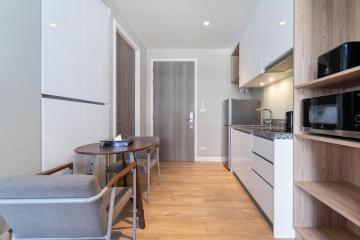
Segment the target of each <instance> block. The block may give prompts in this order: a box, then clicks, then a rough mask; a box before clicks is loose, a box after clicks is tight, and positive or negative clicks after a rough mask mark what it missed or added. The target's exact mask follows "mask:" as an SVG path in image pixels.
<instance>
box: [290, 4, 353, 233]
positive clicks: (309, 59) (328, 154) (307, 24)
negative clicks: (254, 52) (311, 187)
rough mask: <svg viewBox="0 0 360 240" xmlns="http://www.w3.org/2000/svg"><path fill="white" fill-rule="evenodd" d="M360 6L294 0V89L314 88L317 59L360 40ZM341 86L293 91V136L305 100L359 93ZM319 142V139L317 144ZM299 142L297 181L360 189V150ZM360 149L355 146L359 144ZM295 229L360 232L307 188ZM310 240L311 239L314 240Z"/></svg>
mask: <svg viewBox="0 0 360 240" xmlns="http://www.w3.org/2000/svg"><path fill="white" fill-rule="evenodd" d="M359 5H360V1H357V0H295V38H294V41H295V47H294V85H295V86H297V85H301V84H309V83H311V82H312V81H314V80H315V79H316V76H317V58H318V56H319V55H321V54H322V53H324V52H327V51H329V50H330V49H332V48H334V47H336V46H338V45H339V44H341V43H343V42H346V41H356V40H357V41H359V40H360V33H359V31H360V28H359V25H360V17H359V12H360V6H359ZM358 88H359V87H352V86H346V85H342V84H339V85H338V86H337V87H336V88H333V89H319V88H316V86H315V87H314V88H313V89H294V131H295V133H296V134H298V135H299V134H300V136H301V134H302V132H301V119H302V115H301V100H302V99H304V98H308V97H314V96H321V95H326V94H333V93H339V92H346V91H350V90H355V89H358ZM313 140H317V139H313ZM313 140H311V139H310V140H309V139H306V138H303V137H297V138H295V139H294V180H295V181H346V182H349V183H352V184H356V185H358V186H360V182H359V177H358V176H359V175H360V174H359V171H360V164H359V162H360V158H359V156H360V151H359V149H357V148H352V144H345V145H347V146H340V145H335V144H333V143H332V142H329V141H313ZM354 144H355V143H354ZM294 208H295V209H294V212H295V214H294V225H295V227H318V226H326V227H343V226H347V227H348V228H351V229H352V231H353V232H357V231H358V230H359V228H358V227H356V226H354V225H353V224H350V223H349V222H348V221H347V220H346V219H345V218H343V217H342V216H340V215H339V214H337V213H336V212H335V211H333V210H331V209H330V208H328V207H327V206H326V205H324V204H322V203H321V202H319V201H318V200H316V199H315V198H313V197H312V196H310V195H309V194H308V193H306V192H305V191H303V190H302V189H300V188H298V187H295V189H294ZM310 239H311V238H310Z"/></svg>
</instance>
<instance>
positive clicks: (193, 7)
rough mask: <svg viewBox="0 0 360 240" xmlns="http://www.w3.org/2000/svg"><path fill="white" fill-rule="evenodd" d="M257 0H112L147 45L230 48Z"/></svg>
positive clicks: (157, 46) (149, 46)
mask: <svg viewBox="0 0 360 240" xmlns="http://www.w3.org/2000/svg"><path fill="white" fill-rule="evenodd" d="M259 1H260V0H112V2H113V3H114V4H115V5H116V7H117V8H118V11H119V12H120V14H121V15H122V17H123V18H124V20H125V21H126V22H127V24H128V25H129V26H131V28H132V30H133V31H134V32H135V33H136V34H137V36H138V37H139V38H140V39H141V40H142V41H143V43H144V44H145V46H146V47H147V48H149V49H162V48H172V49H186V48H188V49H209V48H210V49H221V48H233V47H234V46H235V43H236V42H237V41H238V40H239V35H240V32H241V30H242V29H243V27H244V24H246V22H247V20H248V19H249V17H251V15H252V12H253V11H254V9H255V8H256V7H257V6H258V4H259ZM204 21H209V22H210V26H208V27H205V26H204V25H203V22H204Z"/></svg>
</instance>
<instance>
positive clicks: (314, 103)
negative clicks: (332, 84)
mask: <svg viewBox="0 0 360 240" xmlns="http://www.w3.org/2000/svg"><path fill="white" fill-rule="evenodd" d="M302 109H303V131H304V132H310V133H318V134H325V135H332V136H339V137H348V138H356V139H360V90H358V91H353V92H346V93H340V94H333V95H327V96H321V97H316V98H309V99H304V100H302Z"/></svg>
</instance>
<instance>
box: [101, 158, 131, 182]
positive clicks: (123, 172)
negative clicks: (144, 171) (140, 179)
mask: <svg viewBox="0 0 360 240" xmlns="http://www.w3.org/2000/svg"><path fill="white" fill-rule="evenodd" d="M134 168H136V162H133V163H131V164H130V165H129V166H127V167H126V168H124V169H123V170H121V171H120V172H119V173H117V174H116V175H115V176H114V177H113V178H111V180H110V181H109V183H108V184H107V185H106V187H107V188H111V187H113V186H114V185H115V184H116V183H117V182H118V181H119V180H120V179H122V178H123V177H125V176H126V175H127V174H129V173H130V171H131V170H132V169H134Z"/></svg>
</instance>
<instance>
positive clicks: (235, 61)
mask: <svg viewBox="0 0 360 240" xmlns="http://www.w3.org/2000/svg"><path fill="white" fill-rule="evenodd" d="M239 48H240V46H239V44H237V45H236V47H235V49H234V51H233V53H232V54H231V83H234V84H239Z"/></svg>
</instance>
